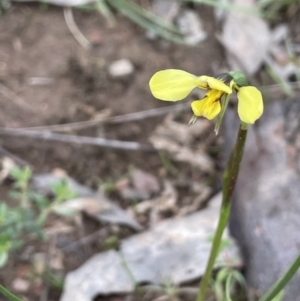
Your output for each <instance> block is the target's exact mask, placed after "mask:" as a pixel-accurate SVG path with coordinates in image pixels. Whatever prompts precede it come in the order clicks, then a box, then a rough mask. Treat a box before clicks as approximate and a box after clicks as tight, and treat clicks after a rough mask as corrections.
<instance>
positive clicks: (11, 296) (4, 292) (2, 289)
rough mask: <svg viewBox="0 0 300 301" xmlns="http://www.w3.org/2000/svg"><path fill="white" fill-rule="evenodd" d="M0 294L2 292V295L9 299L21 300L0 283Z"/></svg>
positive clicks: (12, 300)
mask: <svg viewBox="0 0 300 301" xmlns="http://www.w3.org/2000/svg"><path fill="white" fill-rule="evenodd" d="M0 294H2V295H3V296H4V297H6V298H8V299H9V300H11V301H23V300H22V299H20V298H19V297H17V296H15V295H14V294H12V293H11V292H10V291H9V290H7V289H6V288H5V287H4V286H2V285H1V284H0Z"/></svg>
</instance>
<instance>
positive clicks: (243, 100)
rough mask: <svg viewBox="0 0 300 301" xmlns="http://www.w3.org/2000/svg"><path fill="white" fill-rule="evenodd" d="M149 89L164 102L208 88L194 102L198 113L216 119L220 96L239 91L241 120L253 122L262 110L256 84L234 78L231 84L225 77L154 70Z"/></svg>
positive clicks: (219, 106)
mask: <svg viewBox="0 0 300 301" xmlns="http://www.w3.org/2000/svg"><path fill="white" fill-rule="evenodd" d="M149 85H150V90H151V92H152V94H153V96H154V97H156V98H158V99H161V100H165V101H178V100H181V99H183V98H185V97H186V96H187V95H188V94H189V93H190V92H191V91H192V90H193V89H194V88H200V89H205V90H208V92H207V94H206V96H205V97H204V98H203V99H201V100H195V101H193V102H192V104H191V107H192V110H193V113H194V115H195V116H197V117H199V116H204V117H205V118H207V119H210V120H211V119H213V118H215V117H216V116H217V115H219V113H220V112H221V109H222V106H221V98H222V96H223V95H224V94H227V95H230V94H231V93H232V90H233V88H234V91H236V92H237V97H238V100H239V103H238V114H239V117H240V119H241V121H243V122H245V123H254V122H255V120H257V119H258V118H259V117H260V116H261V115H262V112H263V102H262V96H261V93H260V92H259V90H257V89H256V88H255V87H251V86H246V87H239V86H238V85H237V84H236V83H235V82H234V81H231V83H230V86H229V85H227V84H225V83H224V82H223V81H222V80H220V79H217V78H214V77H210V76H205V75H203V76H195V75H193V74H190V73H188V72H186V71H183V70H176V69H168V70H162V71H159V72H157V73H155V74H154V75H153V76H152V78H151V80H150V83H149Z"/></svg>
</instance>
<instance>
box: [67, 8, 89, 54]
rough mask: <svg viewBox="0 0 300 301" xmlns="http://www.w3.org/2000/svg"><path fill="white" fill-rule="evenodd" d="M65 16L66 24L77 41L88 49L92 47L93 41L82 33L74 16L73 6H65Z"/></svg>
mask: <svg viewBox="0 0 300 301" xmlns="http://www.w3.org/2000/svg"><path fill="white" fill-rule="evenodd" d="M64 16H65V20H66V24H67V26H68V28H69V29H70V31H71V33H72V34H73V36H74V38H75V39H76V41H77V42H78V43H79V44H80V45H81V46H82V47H83V48H84V49H85V50H88V49H89V48H90V47H91V43H90V42H89V41H88V39H87V38H86V37H85V36H84V35H83V34H82V33H81V31H80V30H79V28H78V27H77V25H76V23H75V20H74V17H73V12H72V8H70V7H65V8H64Z"/></svg>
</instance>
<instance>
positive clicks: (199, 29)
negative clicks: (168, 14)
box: [177, 9, 207, 45]
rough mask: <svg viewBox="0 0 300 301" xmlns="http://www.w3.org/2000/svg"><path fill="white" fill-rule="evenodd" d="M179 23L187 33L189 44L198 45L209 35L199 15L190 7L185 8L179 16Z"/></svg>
mask: <svg viewBox="0 0 300 301" xmlns="http://www.w3.org/2000/svg"><path fill="white" fill-rule="evenodd" d="M177 24H178V27H179V29H180V31H181V32H182V33H184V35H185V42H186V43H187V44H189V45H196V44H198V43H199V42H201V41H203V40H205V39H206V37H207V33H206V32H205V31H204V29H203V26H202V22H201V19H200V17H199V15H198V14H197V13H195V12H194V11H192V10H190V9H186V10H184V11H183V12H182V13H181V14H180V15H179V16H178V18H177Z"/></svg>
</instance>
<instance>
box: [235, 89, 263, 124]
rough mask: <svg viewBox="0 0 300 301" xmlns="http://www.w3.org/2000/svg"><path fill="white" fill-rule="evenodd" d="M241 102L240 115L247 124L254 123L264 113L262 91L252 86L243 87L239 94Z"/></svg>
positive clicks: (239, 105) (239, 104) (239, 106)
mask: <svg viewBox="0 0 300 301" xmlns="http://www.w3.org/2000/svg"><path fill="white" fill-rule="evenodd" d="M237 97H238V100H239V103H238V114H239V116H240V119H241V120H242V121H243V122H245V123H250V124H252V123H254V122H255V120H257V119H258V118H259V117H260V116H261V115H262V113H263V111H264V104H263V99H262V95H261V93H260V91H259V90H258V89H256V88H255V87H252V86H247V87H242V88H240V90H239V92H238V93H237Z"/></svg>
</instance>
